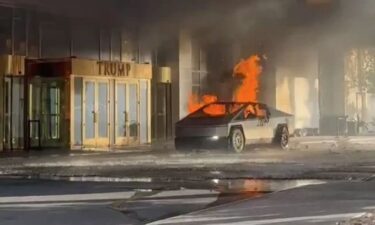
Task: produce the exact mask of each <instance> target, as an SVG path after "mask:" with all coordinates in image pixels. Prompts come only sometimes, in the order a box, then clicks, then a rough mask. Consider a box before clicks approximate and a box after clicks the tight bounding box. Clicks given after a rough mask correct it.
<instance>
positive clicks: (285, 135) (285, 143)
mask: <svg viewBox="0 0 375 225" xmlns="http://www.w3.org/2000/svg"><path fill="white" fill-rule="evenodd" d="M274 143H275V144H276V145H277V146H278V147H280V148H281V149H283V150H286V149H288V147H289V130H288V127H287V126H285V125H283V126H279V127H278V128H277V131H276V135H275V138H274Z"/></svg>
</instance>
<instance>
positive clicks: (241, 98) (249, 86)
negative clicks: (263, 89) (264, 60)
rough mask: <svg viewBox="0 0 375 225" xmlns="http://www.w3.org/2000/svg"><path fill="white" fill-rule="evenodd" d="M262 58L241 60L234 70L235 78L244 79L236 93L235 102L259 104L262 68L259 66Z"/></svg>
mask: <svg viewBox="0 0 375 225" xmlns="http://www.w3.org/2000/svg"><path fill="white" fill-rule="evenodd" d="M259 62H260V58H259V56H257V55H253V56H250V57H249V58H248V59H246V60H241V62H239V63H238V64H237V65H236V66H235V67H234V70H233V76H235V77H236V76H240V77H242V78H243V79H242V83H241V85H240V86H239V87H238V88H237V90H236V91H235V93H234V96H233V100H234V101H236V102H257V101H258V88H259V75H260V74H261V73H262V67H261V66H260V64H259Z"/></svg>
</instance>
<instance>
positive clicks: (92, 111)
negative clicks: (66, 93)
mask: <svg viewBox="0 0 375 225" xmlns="http://www.w3.org/2000/svg"><path fill="white" fill-rule="evenodd" d="M83 145H84V146H85V147H108V145H109V83H108V82H107V81H95V80H84V85H83Z"/></svg>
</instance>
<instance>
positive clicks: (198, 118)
mask: <svg viewBox="0 0 375 225" xmlns="http://www.w3.org/2000/svg"><path fill="white" fill-rule="evenodd" d="M293 130H294V128H293V115H291V114H288V113H285V112H281V111H279V110H276V109H274V108H271V107H268V106H267V105H265V104H261V103H251V102H244V103H239V102H214V103H210V104H207V105H205V106H203V107H201V108H200V109H198V110H196V111H195V112H192V113H191V114H189V115H188V116H187V117H185V118H184V119H182V120H180V121H179V122H177V123H176V133H175V147H176V150H188V149H207V148H208V149H211V148H223V147H224V148H228V149H230V150H232V151H234V152H237V153H240V152H242V151H243V150H244V149H245V146H246V145H247V144H263V143H270V144H271V143H273V144H275V145H277V146H279V147H280V148H282V149H286V148H288V144H289V134H290V133H293Z"/></svg>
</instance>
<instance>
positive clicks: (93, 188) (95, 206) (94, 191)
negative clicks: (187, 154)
mask: <svg viewBox="0 0 375 225" xmlns="http://www.w3.org/2000/svg"><path fill="white" fill-rule="evenodd" d="M138 188H139V189H138V190H134V189H129V187H128V186H127V184H126V183H104V182H102V183H97V182H94V183H92V182H62V181H43V180H18V179H6V180H4V179H0V224H1V225H40V224H49V225H77V224H79V225H81V224H83V225H85V224H87V225H103V224H105V225H124V224H144V223H146V222H150V221H156V220H158V219H162V218H168V217H170V216H175V215H180V214H184V213H189V212H192V211H197V210H200V209H203V208H205V207H208V206H210V205H218V204H223V203H225V202H228V201H233V200H235V199H238V198H239V197H238V196H236V198H234V196H223V195H220V194H219V193H218V192H216V191H212V190H188V189H176V190H147V189H143V190H140V189H142V187H141V186H138Z"/></svg>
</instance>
